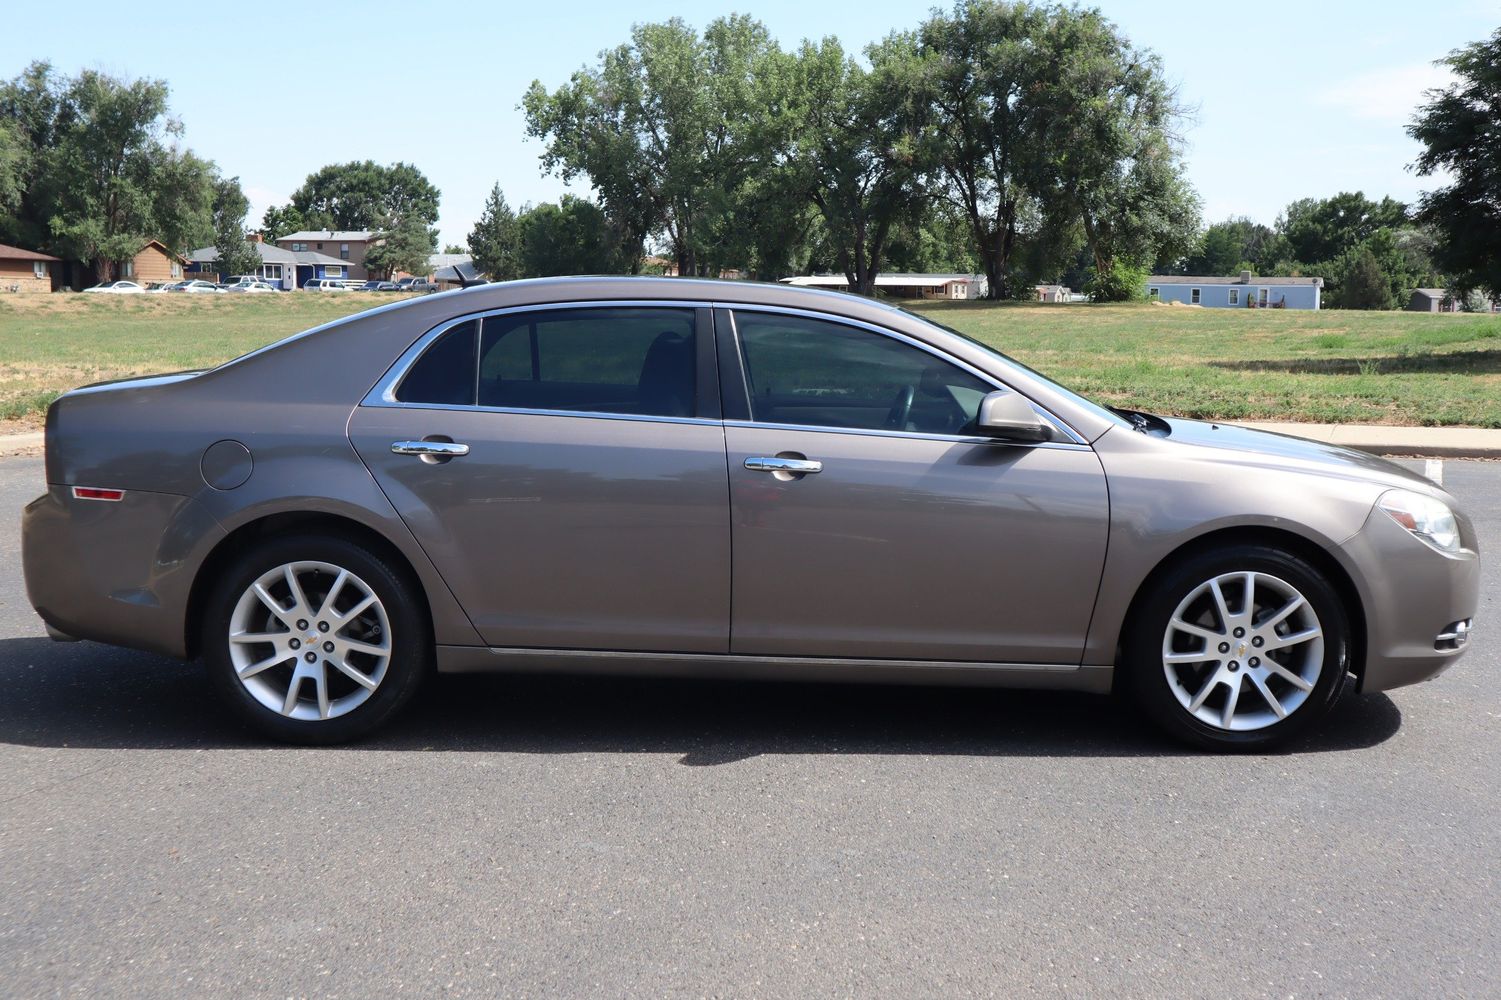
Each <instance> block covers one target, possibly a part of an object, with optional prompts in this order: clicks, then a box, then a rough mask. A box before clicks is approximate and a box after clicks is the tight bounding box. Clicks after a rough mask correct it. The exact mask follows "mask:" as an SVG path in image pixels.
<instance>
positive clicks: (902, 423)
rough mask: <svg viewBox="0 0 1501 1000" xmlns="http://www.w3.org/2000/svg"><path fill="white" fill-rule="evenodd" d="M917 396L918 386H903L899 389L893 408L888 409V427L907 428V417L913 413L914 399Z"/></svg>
mask: <svg viewBox="0 0 1501 1000" xmlns="http://www.w3.org/2000/svg"><path fill="white" fill-rule="evenodd" d="M916 397H917V386H915V385H908V386H903V387H902V388H901V389H899V390H897V394H896V398H895V399H893V400H892V401H891V409H890V410H888V411H886V429H887V430H893V431H903V430H906V429H907V418H908V417H910V416H911V415H912V400H913V399H915V398H916Z"/></svg>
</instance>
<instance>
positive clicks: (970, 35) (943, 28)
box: [919, 0, 1047, 299]
mask: <svg viewBox="0 0 1501 1000" xmlns="http://www.w3.org/2000/svg"><path fill="white" fill-rule="evenodd" d="M1046 21H1047V13H1046V12H1045V11H1044V10H1042V9H1041V8H1037V7H1033V6H1030V5H1028V4H1025V3H1017V4H1010V3H998V2H993V0H965V2H961V3H959V4H958V5H956V6H955V7H954V9H953V12H952V13H949V14H945V13H943V12H941V11H935V12H934V13H933V15H932V16H931V17H930V18H929V19H928V20H927V21H926V22H925V23H924V24H923V25H922V28H921V29H920V32H919V40H920V44H921V52H922V55H923V56H924V64H923V66H922V72H923V76H924V83H925V85H926V88H927V92H926V100H927V102H928V104H929V106H930V107H931V109H932V115H933V117H932V132H931V142H932V144H933V147H932V155H933V158H934V162H935V163H936V171H935V173H936V177H937V181H938V184H939V190H940V191H941V192H942V193H943V195H944V196H945V197H947V198H948V199H949V200H950V201H951V202H952V203H953V204H954V205H955V206H956V207H957V208H958V209H959V210H960V211H961V212H962V213H963V215H964V217H965V219H966V220H967V221H968V224H969V227H970V234H971V237H972V239H973V240H974V245H975V250H976V252H977V254H978V256H979V258H980V261H981V263H982V265H983V266H984V269H985V276H986V278H987V280H988V285H989V289H988V293H987V294H988V295H989V296H990V297H991V298H997V299H999V298H1009V297H1010V295H1011V291H1012V289H1011V283H1010V268H1011V263H1012V256H1013V255H1014V254H1015V253H1016V252H1017V249H1018V245H1019V243H1020V241H1021V239H1022V228H1023V225H1024V221H1025V219H1026V216H1027V212H1028V207H1029V203H1030V202H1033V201H1034V200H1035V194H1034V193H1033V191H1032V190H1031V188H1030V187H1029V184H1028V182H1029V180H1030V179H1031V169H1032V159H1034V158H1035V155H1036V153H1037V148H1038V140H1039V138H1040V137H1039V136H1038V135H1037V132H1036V129H1035V127H1034V124H1033V116H1032V115H1031V113H1030V109H1029V107H1028V104H1027V98H1028V96H1029V95H1030V94H1032V93H1033V91H1034V88H1035V86H1036V85H1037V83H1038V78H1039V72H1040V68H1039V61H1038V53H1037V48H1036V44H1035V43H1036V40H1037V39H1038V38H1039V37H1041V35H1042V34H1043V31H1044V28H1045V25H1046Z"/></svg>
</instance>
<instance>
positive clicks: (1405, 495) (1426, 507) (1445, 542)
mask: <svg viewBox="0 0 1501 1000" xmlns="http://www.w3.org/2000/svg"><path fill="white" fill-rule="evenodd" d="M1376 506H1377V507H1380V508H1381V509H1382V510H1383V511H1385V512H1386V516H1387V517H1389V518H1391V519H1392V520H1393V521H1396V522H1397V523H1398V524H1400V525H1401V526H1402V527H1404V528H1406V529H1407V530H1408V531H1410V532H1412V533H1413V534H1414V535H1417V536H1418V537H1419V538H1421V539H1422V540H1423V541H1425V542H1427V543H1428V544H1429V545H1432V546H1433V547H1434V548H1436V549H1438V550H1439V551H1440V552H1458V551H1459V525H1458V524H1456V523H1455V521H1454V512H1453V511H1452V510H1450V509H1449V505H1448V504H1446V503H1444V502H1443V501H1442V500H1435V499H1434V498H1433V497H1430V496H1424V495H1423V494H1421V493H1412V492H1409V491H1408V490H1391V491H1390V492H1388V493H1383V494H1382V495H1381V499H1380V500H1377V501H1376Z"/></svg>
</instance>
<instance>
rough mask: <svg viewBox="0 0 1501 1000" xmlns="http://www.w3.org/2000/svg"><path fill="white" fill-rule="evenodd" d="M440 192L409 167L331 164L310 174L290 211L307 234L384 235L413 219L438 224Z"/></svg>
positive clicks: (370, 163) (364, 162) (295, 192)
mask: <svg viewBox="0 0 1501 1000" xmlns="http://www.w3.org/2000/svg"><path fill="white" fill-rule="evenodd" d="M438 197H439V191H438V189H437V188H436V187H434V186H433V184H432V182H431V181H429V180H428V179H427V178H426V177H425V176H424V175H423V173H422V171H420V170H418V169H417V168H416V167H414V166H412V165H411V164H410V163H393V164H391V165H390V166H382V165H381V164H378V163H376V162H374V161H373V160H363V161H359V162H353V163H335V164H330V165H329V166H326V167H324V168H322V169H321V170H319V171H317V172H316V173H313V174H309V175H308V178H307V180H306V181H304V182H303V185H302V187H300V188H298V189H297V190H296V191H294V192H293V193H292V202H291V206H292V207H293V208H295V209H296V210H297V212H298V214H299V215H301V216H302V219H303V222H304V224H305V225H306V226H307V227H308V228H328V229H370V230H385V229H392V228H395V227H397V226H399V225H400V224H401V223H403V222H405V221H407V220H409V219H415V220H416V221H417V222H418V223H420V224H421V225H422V226H432V225H433V224H435V223H436V222H437V221H438Z"/></svg>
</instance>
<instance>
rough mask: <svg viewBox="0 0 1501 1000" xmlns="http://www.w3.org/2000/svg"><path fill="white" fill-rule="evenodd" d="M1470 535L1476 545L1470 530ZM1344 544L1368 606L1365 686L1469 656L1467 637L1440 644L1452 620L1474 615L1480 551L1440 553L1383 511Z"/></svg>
mask: <svg viewBox="0 0 1501 1000" xmlns="http://www.w3.org/2000/svg"><path fill="white" fill-rule="evenodd" d="M1466 536H1467V538H1468V542H1469V544H1471V545H1473V544H1474V540H1473V530H1469V531H1467V532H1466ZM1340 548H1341V549H1342V550H1343V553H1344V555H1345V556H1346V557H1347V558H1348V559H1349V560H1350V562H1352V563H1354V564H1355V566H1356V567H1358V574H1357V576H1356V579H1357V580H1358V581H1360V589H1361V591H1362V593H1361V597H1362V601H1363V603H1364V605H1365V618H1366V654H1365V666H1364V669H1363V671H1362V672H1361V673H1360V678H1361V681H1360V684H1361V690H1362V691H1386V690H1389V689H1391V688H1395V687H1402V686H1403V685H1405V684H1416V683H1417V682H1419V681H1425V680H1428V679H1430V678H1432V677H1437V676H1438V675H1439V674H1441V673H1443V672H1444V671H1445V670H1447V669H1448V668H1449V667H1451V666H1453V664H1454V661H1455V660H1457V659H1459V657H1461V656H1463V655H1464V653H1465V650H1466V649H1468V648H1469V645H1470V642H1466V643H1465V644H1463V645H1461V646H1459V647H1458V648H1457V649H1456V648H1439V646H1440V645H1450V644H1449V643H1440V642H1439V641H1438V640H1439V636H1440V634H1442V633H1445V632H1446V630H1448V629H1450V628H1451V627H1452V626H1453V625H1454V623H1456V622H1461V621H1473V620H1474V617H1475V612H1476V609H1477V607H1478V606H1479V603H1480V555H1479V553H1478V552H1475V551H1473V550H1472V549H1466V550H1462V551H1460V552H1458V553H1455V554H1453V555H1448V554H1445V553H1443V552H1439V551H1438V550H1436V549H1434V548H1432V547H1431V546H1429V545H1427V544H1426V543H1424V542H1422V541H1420V540H1419V539H1417V538H1416V537H1414V536H1413V535H1412V534H1410V533H1409V532H1408V531H1407V530H1406V529H1404V528H1402V527H1400V526H1399V525H1398V524H1397V523H1396V522H1394V521H1393V520H1392V519H1391V518H1389V517H1387V516H1386V515H1385V514H1383V513H1381V512H1380V511H1379V510H1373V511H1372V512H1371V515H1370V517H1369V518H1368V519H1367V520H1366V523H1365V526H1364V527H1363V528H1362V529H1361V530H1360V532H1359V533H1357V534H1356V535H1355V537H1353V538H1351V539H1350V540H1349V541H1347V542H1345V543H1344V544H1343V545H1342V546H1340ZM1471 641H1473V640H1471Z"/></svg>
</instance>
